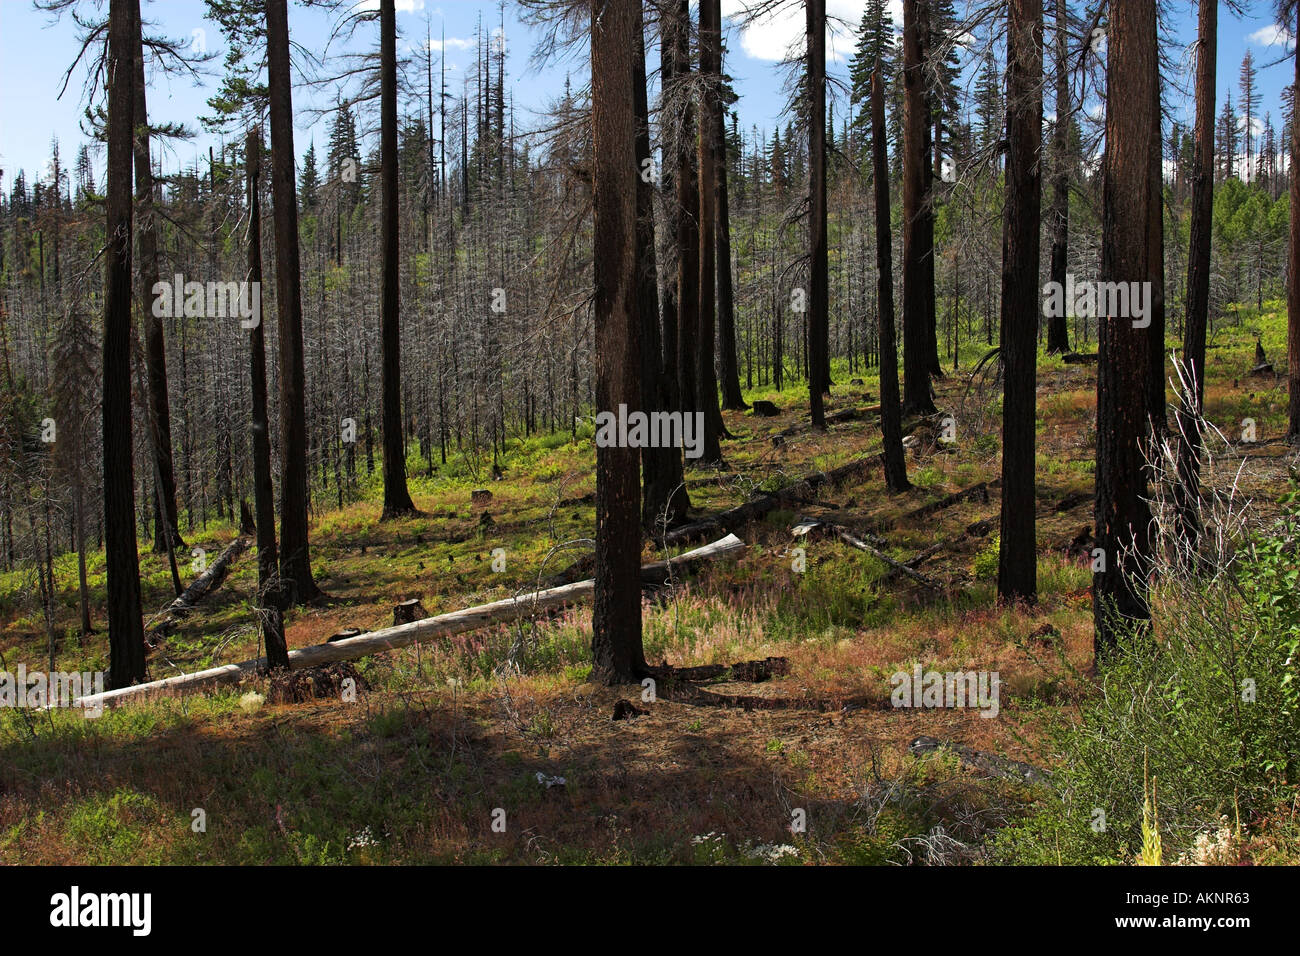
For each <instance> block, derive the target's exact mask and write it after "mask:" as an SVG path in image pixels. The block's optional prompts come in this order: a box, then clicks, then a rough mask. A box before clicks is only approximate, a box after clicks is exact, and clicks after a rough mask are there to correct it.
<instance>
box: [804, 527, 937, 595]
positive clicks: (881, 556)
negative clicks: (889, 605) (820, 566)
mask: <svg viewBox="0 0 1300 956" xmlns="http://www.w3.org/2000/svg"><path fill="white" fill-rule="evenodd" d="M819 527H820V528H825V529H826V530H827V531H829V532H830V533H831V534H833V535H835V537H837V538H839V539H840V540H841V541H843V542H844V543H845V544H847V545H849V547H852V548H857V549H858V550H859V551H865V552H866V553H867V554H869V555H871V556H872V557H873V558H875V559H876V560H877V561H879V562H880V563H881V564H884V565H885V566H886V567H888V568H889V569H890V572H891V573H892V574H902V575H905V576H906V577H909V578H911V579H912V580H913V581H915V582H916V583H917V584H920V585H922V586H923V587H927V588H930V589H932V590H936V591H937V590H938V589H939V588H940V587H941V586H942V585H940V584H939V582H938V581H936V580H934V578H931V577H927V576H926V575H924V574H922V573H921V572H920V571H917V570H916V569H915V568H912V567H909V566H908V565H906V564H904V563H903V562H901V561H895V560H894V559H893V558H891V557H890V556H889V555H887V554H885V552H883V551H881V550H880V549H879V548H877V547H875V546H874V545H872V544H869V543H868V542H866V541H863V540H862V539H861V538H859V537H858V536H857V535H856V534H854V533H853V532H852V531H850V530H849V529H848V528H845V527H844V526H842V525H838V524H831V523H830V522H828V521H816V522H811V523H810V522H803V523H801V524H799V525H796V526H795V529H794V530H795V534H808V533H809V532H811V531H814V530H816V529H817V528H819Z"/></svg>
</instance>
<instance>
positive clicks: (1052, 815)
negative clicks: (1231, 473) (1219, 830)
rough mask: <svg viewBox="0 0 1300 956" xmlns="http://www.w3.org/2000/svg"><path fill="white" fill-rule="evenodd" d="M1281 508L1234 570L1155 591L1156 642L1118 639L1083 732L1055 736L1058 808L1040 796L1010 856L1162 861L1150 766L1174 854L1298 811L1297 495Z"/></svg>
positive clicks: (1148, 635) (1003, 841) (1007, 848)
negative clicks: (1228, 823)
mask: <svg viewBox="0 0 1300 956" xmlns="http://www.w3.org/2000/svg"><path fill="white" fill-rule="evenodd" d="M1284 505H1285V509H1286V511H1285V515H1284V517H1283V518H1282V519H1281V520H1280V521H1279V522H1278V524H1277V525H1276V526H1274V527H1273V528H1271V529H1269V530H1268V531H1267V533H1265V534H1263V535H1260V536H1259V537H1257V538H1256V539H1255V540H1253V541H1250V542H1248V543H1247V544H1246V546H1245V547H1243V548H1241V549H1240V551H1239V552H1238V555H1237V558H1236V560H1235V562H1234V564H1233V565H1232V566H1231V567H1230V568H1229V569H1227V570H1226V571H1223V572H1221V573H1219V574H1218V575H1214V576H1209V575H1206V576H1205V577H1203V578H1202V577H1193V576H1190V575H1189V576H1187V577H1186V579H1181V580H1165V581H1163V582H1162V583H1161V584H1160V585H1159V586H1158V588H1157V589H1156V592H1155V594H1154V596H1153V602H1152V625H1153V626H1152V630H1151V632H1143V631H1135V632H1133V633H1131V634H1129V635H1128V636H1127V637H1126V638H1124V639H1123V640H1121V642H1120V646H1119V648H1118V653H1117V654H1116V655H1115V657H1114V659H1113V661H1112V662H1111V663H1109V664H1108V665H1107V666H1106V668H1105V670H1104V672H1103V673H1102V676H1101V685H1100V688H1099V689H1098V692H1097V694H1096V696H1094V697H1093V698H1092V699H1090V700H1089V701H1088V702H1087V703H1086V704H1085V706H1084V708H1083V713H1082V716H1081V719H1080V721H1079V722H1078V723H1077V724H1073V723H1070V722H1068V721H1067V720H1065V719H1064V718H1060V719H1059V720H1058V722H1057V723H1056V724H1055V725H1054V726H1053V727H1052V729H1051V738H1052V742H1051V746H1050V748H1049V751H1050V752H1053V753H1059V754H1061V755H1062V756H1063V760H1062V764H1061V767H1060V769H1059V770H1058V771H1057V772H1056V786H1057V788H1058V790H1059V793H1060V797H1061V799H1055V798H1053V797H1050V796H1045V797H1044V798H1043V799H1042V800H1041V801H1040V803H1039V804H1038V805H1037V808H1036V812H1035V813H1034V814H1033V816H1032V817H1031V818H1030V819H1029V820H1028V821H1027V822H1025V823H1023V824H1022V825H1019V826H1016V827H1013V828H1011V829H1009V830H1008V831H1006V832H1004V833H1003V834H1002V835H1001V836H1000V838H999V840H998V853H999V855H1000V857H1001V858H1002V859H1004V860H1011V861H1015V862H1018V863H1039V864H1042V863H1055V862H1058V861H1059V862H1063V863H1067V864H1092V863H1099V862H1110V863H1128V862H1131V860H1132V858H1133V857H1134V856H1135V855H1137V854H1138V853H1147V852H1153V848H1154V840H1155V838H1156V837H1155V828H1156V823H1155V813H1156V807H1155V801H1154V800H1153V799H1151V797H1150V795H1149V791H1148V788H1147V786H1146V780H1145V776H1146V771H1147V768H1148V766H1149V775H1150V778H1151V780H1152V781H1158V782H1159V824H1158V826H1159V837H1160V841H1161V843H1162V846H1163V856H1164V857H1165V858H1169V857H1171V856H1174V855H1176V854H1177V853H1178V852H1182V851H1186V850H1188V849H1189V848H1190V847H1192V846H1193V845H1194V843H1195V841H1196V837H1197V835H1198V834H1203V833H1205V832H1206V831H1207V829H1210V828H1213V827H1215V826H1217V825H1218V824H1217V821H1219V820H1220V818H1221V817H1227V818H1228V819H1230V820H1233V821H1238V822H1241V823H1249V822H1250V821H1252V820H1255V819H1259V818H1260V816H1262V815H1263V814H1266V813H1268V812H1270V811H1272V810H1273V809H1274V808H1275V807H1276V806H1278V805H1279V804H1282V803H1286V802H1289V801H1290V799H1291V797H1292V796H1293V790H1292V789H1291V788H1290V787H1289V785H1288V782H1289V781H1293V780H1294V779H1295V774H1296V770H1297V767H1298V766H1300V710H1298V709H1297V707H1296V702H1297V694H1296V679H1295V678H1296V674H1297V669H1300V660H1297V655H1296V651H1297V644H1298V641H1300V599H1298V598H1297V583H1300V582H1298V580H1297V570H1296V560H1295V549H1296V543H1297V541H1298V540H1300V505H1298V504H1297V495H1296V493H1295V492H1292V493H1291V494H1288V495H1287V496H1286V498H1285V500H1284ZM1153 787H1154V783H1153V784H1152V788H1153ZM1148 804H1149V805H1148ZM1098 811H1100V812H1101V813H1102V814H1104V824H1105V825H1104V829H1102V828H1098V823H1097V821H1098V820H1099V819H1103V818H1102V817H1099V815H1098ZM1144 847H1147V848H1148V849H1147V850H1144V849H1143V848H1144Z"/></svg>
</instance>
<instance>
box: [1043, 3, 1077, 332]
mask: <svg viewBox="0 0 1300 956" xmlns="http://www.w3.org/2000/svg"><path fill="white" fill-rule="evenodd" d="M1069 29H1070V25H1069V14H1068V12H1067V8H1066V0H1056V17H1055V20H1054V22H1053V27H1052V33H1053V38H1054V40H1055V45H1054V49H1055V54H1056V55H1055V60H1054V63H1053V67H1054V69H1055V72H1056V121H1055V122H1054V123H1053V124H1052V161H1053V164H1054V166H1053V169H1052V209H1051V213H1050V214H1049V218H1050V219H1051V222H1052V274H1051V281H1052V282H1054V283H1056V288H1059V289H1064V288H1065V272H1066V269H1067V268H1068V262H1067V258H1068V255H1069V252H1070V117H1071V116H1072V115H1073V114H1072V112H1071V110H1070V69H1069V64H1068V62H1067V58H1066V57H1067V53H1066V50H1067V41H1068V38H1069ZM1059 311H1060V314H1059V315H1053V316H1050V317H1048V320H1047V351H1048V353H1049V354H1051V353H1055V352H1068V351H1070V321H1069V317H1068V316H1067V315H1066V313H1067V312H1068V311H1069V310H1068V309H1064V308H1063V309H1060V310H1059Z"/></svg>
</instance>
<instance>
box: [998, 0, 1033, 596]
mask: <svg viewBox="0 0 1300 956" xmlns="http://www.w3.org/2000/svg"><path fill="white" fill-rule="evenodd" d="M1042 39H1043V6H1042V0H1011V4H1010V8H1009V16H1008V23H1007V171H1006V200H1005V204H1004V206H1003V209H1004V213H1003V227H1002V323H1001V328H1002V341H1001V346H1002V349H1001V358H1002V367H1003V371H1004V374H1005V379H1004V381H1005V385H1004V388H1003V397H1002V525H1001V527H1002V534H1001V537H1000V539H999V542H1000V543H999V546H998V597H999V598H1001V599H1002V600H1005V601H1015V600H1022V601H1028V602H1031V603H1032V602H1034V601H1036V600H1037V598H1038V576H1037V574H1038V542H1037V539H1036V537H1035V528H1036V524H1035V507H1036V502H1037V496H1036V492H1035V487H1034V450H1035V449H1034V429H1035V424H1036V422H1037V371H1038V368H1037V366H1038V315H1039V309H1040V299H1039V296H1038V252H1039V225H1040V223H1039V213H1040V204H1041V196H1042V177H1041V174H1040V173H1039V163H1038V153H1039V149H1040V147H1041V146H1042V129H1043V98H1042V97H1043V94H1042V79H1043V55H1042Z"/></svg>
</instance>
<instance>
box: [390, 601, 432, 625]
mask: <svg viewBox="0 0 1300 956" xmlns="http://www.w3.org/2000/svg"><path fill="white" fill-rule="evenodd" d="M428 616H429V612H428V611H427V610H425V608H424V605H423V604H421V603H420V599H419V598H411V599H410V600H409V601H402V602H400V603H398V604H394V605H393V626H394V627H397V626H398V625H399V624H410V623H411V622H412V621H421V620H423V619H424V618H426V617H428Z"/></svg>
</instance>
